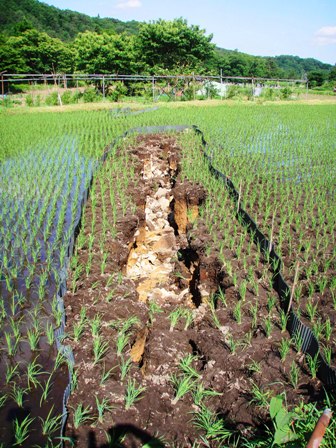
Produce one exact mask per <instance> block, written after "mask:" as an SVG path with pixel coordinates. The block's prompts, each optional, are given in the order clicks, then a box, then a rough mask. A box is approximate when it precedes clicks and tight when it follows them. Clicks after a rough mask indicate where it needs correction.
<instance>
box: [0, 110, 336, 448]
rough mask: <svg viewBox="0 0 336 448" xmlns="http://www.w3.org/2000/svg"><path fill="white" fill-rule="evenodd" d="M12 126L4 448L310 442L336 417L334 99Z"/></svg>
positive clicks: (4, 147)
mask: <svg viewBox="0 0 336 448" xmlns="http://www.w3.org/2000/svg"><path fill="white" fill-rule="evenodd" d="M137 107H140V106H137ZM0 117H1V120H0V130H1V147H0V175H1V184H0V447H12V446H18V447H20V446H21V447H32V446H34V447H61V446H66V447H71V446H77V447H181V448H182V447H214V448H217V447H246V448H250V447H270V446H287V447H305V446H306V444H307V442H308V440H309V437H310V435H311V433H312V431H313V429H314V427H315V424H316V422H317V420H318V418H319V416H320V415H321V413H322V412H323V410H324V409H325V408H330V409H332V410H333V411H335V408H336V401H335V390H336V373H335V368H336V327H335V324H336V247H335V230H336V200H335V199H336V198H335V195H336V106H335V105H334V104H315V105H312V104H309V105H307V104H281V105H280V104H253V105H247V104H244V103H242V104H239V103H237V104H230V105H227V104H223V105H219V104H218V105H215V106H211V107H205V106H204V107H195V106H192V105H188V104H187V103H186V105H180V106H179V107H178V108H171V107H169V106H167V105H166V106H161V107H159V108H149V109H148V110H147V111H146V110H144V111H140V110H138V111H136V110H133V109H116V108H115V109H111V110H109V109H104V110H86V111H84V110H83V111H80V110H77V111H76V110H73V111H69V112H66V111H64V112H62V113H59V112H50V111H49V112H46V113H44V112H30V113H23V112H17V113H9V112H4V113H2V114H1V115H0ZM193 125H195V126H197V129H198V130H200V131H202V133H203V139H202V135H201V134H200V133H199V132H198V131H197V129H195V128H193ZM174 126H177V127H174ZM130 130H132V131H131V132H130ZM126 131H128V132H126ZM205 141H206V145H205ZM204 152H205V153H206V154H207V157H204ZM209 164H210V165H209ZM209 168H210V169H209ZM216 170H217V171H216ZM218 172H220V173H223V174H224V176H222V175H221V174H218ZM232 185H234V187H235V190H234V191H233V188H232ZM244 216H248V217H249V219H250V220H251V222H252V221H253V225H252V226H250V225H248V224H247V223H246V220H244V219H243V217H244ZM260 234H262V235H263V237H264V238H265V239H266V240H267V243H265V245H263V244H261V243H260V239H259V240H258V238H257V235H260ZM274 254H276V256H275V255H274ZM279 276H280V277H281V279H280V280H281V282H285V283H286V284H287V286H288V288H287V289H283V288H282V289H281V288H280V289H279V288H277V284H279V278H280V277H279ZM281 284H283V283H281ZM293 316H295V322H300V326H299V327H298V326H297V325H296V324H295V325H294V324H293V319H294V318H293ZM335 439H336V424H335V422H334V420H333V419H332V420H331V422H330V425H329V427H328V428H327V430H326V434H325V436H324V440H323V442H322V444H321V446H323V447H330V448H331V447H333V446H335Z"/></svg>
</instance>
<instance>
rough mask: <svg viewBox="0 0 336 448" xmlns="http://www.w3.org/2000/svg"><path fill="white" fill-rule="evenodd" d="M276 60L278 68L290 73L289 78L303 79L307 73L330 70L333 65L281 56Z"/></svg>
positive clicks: (311, 59) (315, 60)
mask: <svg viewBox="0 0 336 448" xmlns="http://www.w3.org/2000/svg"><path fill="white" fill-rule="evenodd" d="M272 59H274V60H275V61H276V63H277V65H278V67H279V68H280V69H281V70H283V71H285V72H286V73H288V75H289V77H290V78H292V77H294V78H302V75H304V74H305V73H308V72H311V71H313V70H330V69H331V68H332V65H331V64H325V63H324V62H321V61H318V60H317V59H313V58H300V57H299V56H290V55H281V56H275V57H273V58H272Z"/></svg>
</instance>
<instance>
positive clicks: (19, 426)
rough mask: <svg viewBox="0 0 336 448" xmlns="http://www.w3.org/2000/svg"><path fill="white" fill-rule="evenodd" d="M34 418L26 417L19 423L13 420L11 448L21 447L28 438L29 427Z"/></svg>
mask: <svg viewBox="0 0 336 448" xmlns="http://www.w3.org/2000/svg"><path fill="white" fill-rule="evenodd" d="M33 421H34V418H32V417H29V415H27V416H26V417H25V418H24V419H23V420H22V422H21V423H20V422H19V421H18V419H17V418H15V420H14V440H15V441H14V444H13V446H19V445H22V444H23V442H24V441H25V440H27V439H28V437H29V433H30V431H29V427H30V426H31V424H32V423H33Z"/></svg>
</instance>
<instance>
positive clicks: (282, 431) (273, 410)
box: [270, 395, 297, 446]
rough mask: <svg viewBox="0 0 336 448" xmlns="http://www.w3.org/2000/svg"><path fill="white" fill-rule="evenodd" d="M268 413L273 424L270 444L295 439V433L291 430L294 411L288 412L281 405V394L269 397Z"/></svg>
mask: <svg viewBox="0 0 336 448" xmlns="http://www.w3.org/2000/svg"><path fill="white" fill-rule="evenodd" d="M270 415H271V418H272V421H273V425H274V434H273V443H272V446H274V445H283V444H285V443H286V442H290V441H292V440H296V439H297V435H296V434H295V433H294V432H293V429H292V426H291V424H292V422H293V419H294V418H295V413H293V412H288V411H287V409H286V408H285V407H283V398H282V396H281V395H278V396H276V397H272V398H271V401H270Z"/></svg>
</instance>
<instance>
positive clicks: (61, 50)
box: [0, 0, 336, 87]
mask: <svg viewBox="0 0 336 448" xmlns="http://www.w3.org/2000/svg"><path fill="white" fill-rule="evenodd" d="M3 70H7V72H8V73H100V74H104V73H115V74H135V73H138V74H157V75H160V74H165V73H169V74H191V73H196V74H214V75H218V73H219V72H220V70H222V73H223V76H250V77H252V76H253V77H267V78H298V79H304V78H305V77H307V78H308V80H309V82H310V86H311V87H314V86H321V85H323V84H325V83H328V84H333V83H335V82H336V67H335V66H332V65H330V64H325V63H322V62H320V61H318V60H316V59H313V58H306V59H303V58H299V57H298V56H288V55H282V56H276V57H259V56H252V55H248V54H245V53H241V52H239V51H237V50H226V49H222V48H218V47H216V45H215V44H214V43H212V35H207V34H206V32H205V30H202V29H200V27H198V26H196V25H189V24H188V23H187V21H186V20H184V19H182V18H178V19H175V20H173V21H165V20H158V21H155V22H150V23H140V22H136V21H131V22H121V21H119V20H117V19H113V18H100V17H89V16H87V15H85V14H81V13H77V12H74V11H69V10H60V9H58V8H56V7H53V6H49V5H47V4H45V3H41V2H39V1H37V0H0V71H3Z"/></svg>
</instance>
